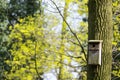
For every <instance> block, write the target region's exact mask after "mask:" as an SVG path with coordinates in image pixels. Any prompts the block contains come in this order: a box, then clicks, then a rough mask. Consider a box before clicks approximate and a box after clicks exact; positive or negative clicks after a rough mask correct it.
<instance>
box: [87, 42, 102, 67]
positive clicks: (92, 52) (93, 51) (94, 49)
mask: <svg viewBox="0 0 120 80" xmlns="http://www.w3.org/2000/svg"><path fill="white" fill-rule="evenodd" d="M88 64H91V65H101V41H100V40H90V41H89V43H88Z"/></svg>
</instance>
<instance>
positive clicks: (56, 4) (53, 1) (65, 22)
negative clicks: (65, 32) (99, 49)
mask: <svg viewBox="0 0 120 80" xmlns="http://www.w3.org/2000/svg"><path fill="white" fill-rule="evenodd" d="M50 1H51V2H52V3H53V4H54V5H55V7H56V9H57V10H58V12H59V14H60V16H61V17H62V19H63V20H64V21H65V23H66V25H67V26H68V28H69V30H70V32H71V33H72V34H73V35H74V37H75V38H76V40H77V41H78V44H79V46H80V47H81V49H82V52H83V54H84V56H85V59H86V61H87V56H86V53H85V50H84V47H83V46H82V44H81V42H80V40H79V39H78V37H77V35H76V34H75V33H74V32H73V30H72V29H71V27H70V25H69V24H68V22H67V21H66V19H65V18H64V16H63V15H62V13H61V11H60V10H59V8H58V6H57V4H56V3H55V2H54V1H53V0H50Z"/></svg>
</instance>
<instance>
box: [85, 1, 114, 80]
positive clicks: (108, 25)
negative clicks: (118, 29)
mask: <svg viewBox="0 0 120 80" xmlns="http://www.w3.org/2000/svg"><path fill="white" fill-rule="evenodd" d="M88 10H89V18H88V25H89V26H88V29H89V30H88V36H89V37H88V39H89V40H103V44H102V65H101V66H93V65H88V70H87V80H111V66H112V44H111V43H112V35H113V34H112V30H113V29H112V0H89V3H88Z"/></svg>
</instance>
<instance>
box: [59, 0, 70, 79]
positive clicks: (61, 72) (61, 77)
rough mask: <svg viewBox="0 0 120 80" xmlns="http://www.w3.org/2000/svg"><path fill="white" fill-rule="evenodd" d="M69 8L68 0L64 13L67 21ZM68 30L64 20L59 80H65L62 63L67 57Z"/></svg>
mask: <svg viewBox="0 0 120 80" xmlns="http://www.w3.org/2000/svg"><path fill="white" fill-rule="evenodd" d="M68 6H69V4H67V0H65V6H64V12H63V16H64V19H65V20H66V19H67V10H68ZM66 28H67V25H66V23H65V21H64V20H63V22H62V31H61V45H60V52H61V53H60V64H61V65H60V67H59V74H58V80H64V76H65V75H64V65H63V64H62V63H64V58H63V56H64V55H65V44H64V42H65V36H66Z"/></svg>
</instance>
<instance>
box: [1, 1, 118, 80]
mask: <svg viewBox="0 0 120 80" xmlns="http://www.w3.org/2000/svg"><path fill="white" fill-rule="evenodd" d="M87 7H88V0H0V15H1V16H0V79H1V80H45V79H47V77H48V80H53V79H52V77H51V75H53V77H54V79H57V80H86V70H87V68H86V67H87V61H86V55H87V42H88V8H87ZM113 31H114V34H113V36H114V38H113V42H112V44H113V50H112V51H113V52H112V53H113V65H112V72H111V74H112V80H119V79H120V1H119V0H113Z"/></svg>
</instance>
